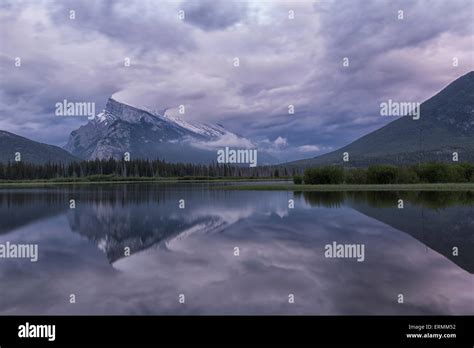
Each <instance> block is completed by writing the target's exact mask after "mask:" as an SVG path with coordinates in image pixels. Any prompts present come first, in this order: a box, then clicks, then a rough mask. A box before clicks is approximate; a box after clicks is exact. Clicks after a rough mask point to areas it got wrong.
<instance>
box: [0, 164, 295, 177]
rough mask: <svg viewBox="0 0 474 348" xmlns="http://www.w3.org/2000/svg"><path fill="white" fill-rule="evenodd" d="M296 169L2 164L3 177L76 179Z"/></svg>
mask: <svg viewBox="0 0 474 348" xmlns="http://www.w3.org/2000/svg"><path fill="white" fill-rule="evenodd" d="M295 173H296V172H295V170H290V169H287V168H281V167H274V166H260V167H254V168H250V167H244V166H232V165H229V164H216V163H211V164H209V165H203V164H190V163H168V162H165V161H163V160H146V159H145V160H143V159H136V160H130V161H124V160H115V159H107V160H98V159H97V160H93V161H80V162H71V163H53V162H49V163H45V164H34V163H27V162H8V163H0V180H50V179H62V178H64V179H75V178H78V179H79V178H87V177H92V176H108V177H120V178H134V177H135V178H136V177H147V178H158V177H164V178H166V177H202V178H206V177H211V178H216V177H237V178H240V177H241V178H252V177H254V178H265V177H267V178H268V177H271V178H278V177H291V176H292V175H294V174H295Z"/></svg>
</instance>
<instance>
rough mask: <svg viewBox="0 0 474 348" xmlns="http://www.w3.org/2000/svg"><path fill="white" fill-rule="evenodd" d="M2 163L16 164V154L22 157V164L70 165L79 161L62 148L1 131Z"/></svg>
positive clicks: (0, 157)
mask: <svg viewBox="0 0 474 348" xmlns="http://www.w3.org/2000/svg"><path fill="white" fill-rule="evenodd" d="M0 149H1V151H0V163H7V162H8V161H10V162H15V154H16V153H17V152H19V153H20V155H21V161H22V162H29V163H37V164H41V163H46V162H63V163H69V162H72V161H77V160H79V159H78V158H77V157H74V156H73V155H71V154H70V153H68V152H67V151H65V150H63V149H61V148H60V147H57V146H53V145H47V144H43V143H38V142H36V141H33V140H30V139H27V138H24V137H21V136H19V135H16V134H13V133H9V132H6V131H2V130H0Z"/></svg>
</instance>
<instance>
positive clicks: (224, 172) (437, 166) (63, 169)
mask: <svg viewBox="0 0 474 348" xmlns="http://www.w3.org/2000/svg"><path fill="white" fill-rule="evenodd" d="M291 180H292V181H293V182H292V183H290V181H291ZM283 181H284V182H283ZM185 182H188V183H206V182H223V183H225V182H233V183H237V184H235V185H226V186H224V185H223V186H222V187H220V186H219V187H213V188H216V189H225V190H283V191H287V190H291V191H409V190H416V191H449V190H454V191H473V190H474V164H470V163H460V164H457V163H456V164H455V163H452V164H445V163H423V164H418V165H412V166H398V167H397V166H392V165H372V166H369V167H367V168H347V167H342V166H324V167H316V168H308V169H306V170H305V171H304V172H302V170H295V169H293V168H292V169H289V168H284V167H282V166H262V167H258V168H248V167H237V166H230V165H228V164H223V165H219V164H214V163H213V164H210V165H193V164H183V163H167V162H164V161H160V160H155V161H148V160H134V161H129V162H126V161H117V160H113V159H110V160H95V161H83V162H73V163H70V164H55V163H47V164H31V163H21V162H20V163H8V164H6V165H5V164H0V187H12V186H42V185H58V184H64V185H66V184H68V185H71V184H114V183H123V184H125V183H185ZM246 182H247V183H248V182H252V184H247V185H246V184H245V183H246ZM239 183H240V184H239Z"/></svg>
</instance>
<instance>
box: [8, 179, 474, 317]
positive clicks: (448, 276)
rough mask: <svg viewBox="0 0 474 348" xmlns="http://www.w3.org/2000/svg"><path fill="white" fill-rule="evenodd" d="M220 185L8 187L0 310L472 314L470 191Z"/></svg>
mask: <svg viewBox="0 0 474 348" xmlns="http://www.w3.org/2000/svg"><path fill="white" fill-rule="evenodd" d="M216 185H222V184H208V183H179V184H166V183H146V184H138V183H135V184H98V185H57V186H44V187H35V188H3V189H1V190H0V222H1V223H0V245H2V244H3V245H7V243H9V244H11V245H20V244H29V245H37V247H38V260H37V262H31V260H30V259H27V258H0V284H1V285H0V314H3V315H8V314H15V315H16V314H26V315H29V314H145V315H147V314H315V315H338V314H357V315H358V314H400V315H402V314H409V315H411V314H413V315H414V314H428V315H430V314H433V315H434V314H470V315H472V314H474V277H473V270H474V194H473V193H469V192H400V193H397V192H357V193H356V192H352V193H351V192H348V193H344V192H333V193H331V192H321V193H318V192H300V193H297V192H290V191H232V190H216V189H214V186H216ZM71 199H73V200H74V201H75V202H74V203H75V207H74V205H72V206H73V207H74V208H71V201H70V200H71ZM399 199H402V200H403V208H402V209H399V207H398V205H399V203H400V202H399ZM293 205H294V207H289V206H293ZM336 245H342V246H344V245H346V246H353V245H358V246H362V247H363V249H359V250H363V252H364V255H363V258H359V259H357V258H356V257H354V255H352V256H351V255H348V254H347V253H346V254H341V255H339V256H336V254H334V255H333V257H328V253H327V250H328V248H329V247H332V246H336ZM344 250H346V251H347V250H349V249H344ZM354 250H355V249H354ZM359 256H360V255H359ZM72 294H73V295H74V296H71V295H72ZM71 302H75V303H71Z"/></svg>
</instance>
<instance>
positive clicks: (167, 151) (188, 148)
mask: <svg viewBox="0 0 474 348" xmlns="http://www.w3.org/2000/svg"><path fill="white" fill-rule="evenodd" d="M222 139H230V140H233V141H237V142H242V143H246V144H247V145H250V146H251V145H252V144H251V143H250V142H249V141H248V140H246V139H244V138H241V137H239V136H237V135H236V134H234V133H232V132H229V131H227V130H226V129H225V128H224V127H222V126H220V125H210V124H198V123H191V122H187V121H184V120H182V119H179V118H176V117H170V116H167V115H160V114H159V113H158V112H155V111H151V110H147V109H145V108H138V107H135V106H132V105H128V104H124V103H121V102H119V101H117V100H115V99H113V98H109V100H108V101H107V104H106V107H105V110H104V111H103V112H102V113H100V114H99V115H97V117H95V118H94V119H93V120H91V121H90V122H88V123H87V124H86V125H84V126H82V127H80V128H79V129H77V130H75V131H73V132H72V133H71V135H70V138H69V141H68V143H67V144H66V146H65V147H64V148H65V149H66V150H67V151H69V152H70V153H72V154H73V155H75V156H78V157H80V158H83V159H95V158H99V159H106V158H110V157H112V158H115V159H120V158H123V156H124V153H125V152H129V153H130V155H131V157H132V158H147V159H156V158H160V159H164V160H166V161H169V162H193V163H209V162H212V161H216V150H215V149H214V148H213V146H212V145H217V144H220V142H219V140H222Z"/></svg>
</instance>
